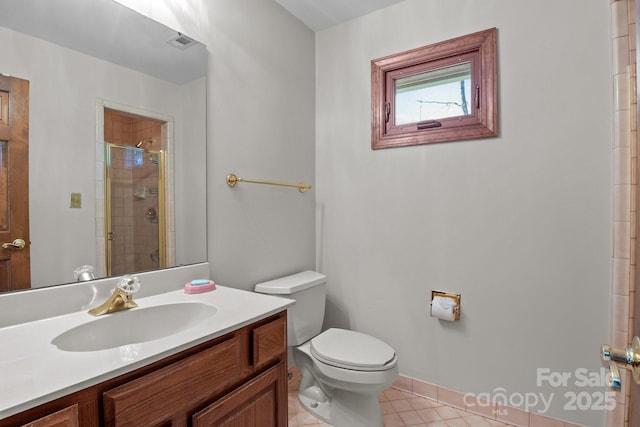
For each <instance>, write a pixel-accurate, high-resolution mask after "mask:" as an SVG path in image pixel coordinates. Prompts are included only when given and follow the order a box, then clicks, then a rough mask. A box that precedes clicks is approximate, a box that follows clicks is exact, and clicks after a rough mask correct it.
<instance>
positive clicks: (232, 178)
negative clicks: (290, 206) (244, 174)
mask: <svg viewBox="0 0 640 427" xmlns="http://www.w3.org/2000/svg"><path fill="white" fill-rule="evenodd" d="M239 182H250V183H252V184H266V185H279V186H281V187H295V188H297V189H298V190H299V191H300V192H301V193H304V192H305V191H307V190H311V186H310V185H307V184H304V183H302V182H301V183H299V184H289V183H287V182H277V181H257V180H253V179H244V178H240V177H238V176H236V175H235V174H232V173H230V174H229V175H227V185H228V186H229V187H235V186H236V184H238V183H239Z"/></svg>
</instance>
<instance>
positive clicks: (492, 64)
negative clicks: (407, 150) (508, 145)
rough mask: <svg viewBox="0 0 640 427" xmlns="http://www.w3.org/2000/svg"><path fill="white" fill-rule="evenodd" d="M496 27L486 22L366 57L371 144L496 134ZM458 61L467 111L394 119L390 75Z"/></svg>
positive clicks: (392, 78) (394, 144)
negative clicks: (467, 80) (480, 27)
mask: <svg viewBox="0 0 640 427" xmlns="http://www.w3.org/2000/svg"><path fill="white" fill-rule="evenodd" d="M496 32H497V31H496V29H495V28H491V29H488V30H485V31H480V32H477V33H473V34H469V35H466V36H461V37H457V38H454V39H450V40H446V41H443V42H439V43H435V44H432V45H428V46H424V47H420V48H417V49H412V50H408V51H405V52H401V53H397V54H394V55H389V56H386V57H383V58H379V59H374V60H373V61H371V108H372V119H371V148H372V149H374V150H377V149H381V148H392V147H404V146H411V145H421V144H430V143H434V142H450V141H462V140H468V139H477V138H488V137H493V136H497V135H498V105H497V104H498V95H497V91H498V85H497V72H496V69H497V65H496V51H497V47H496V46H497V42H496V40H497V37H496ZM460 62H470V63H471V89H472V90H471V103H470V105H471V107H472V108H471V110H472V111H471V112H470V113H469V114H468V115H465V116H457V117H450V118H446V119H440V120H437V121H428V122H429V123H426V122H418V123H407V124H402V125H398V126H396V125H395V123H394V121H395V83H394V82H395V79H396V78H399V77H406V76H409V75H412V74H419V73H424V72H427V71H430V70H435V69H438V68H442V67H446V66H449V65H453V64H457V63H460ZM434 122H435V123H434Z"/></svg>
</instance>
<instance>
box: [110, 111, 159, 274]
mask: <svg viewBox="0 0 640 427" xmlns="http://www.w3.org/2000/svg"><path fill="white" fill-rule="evenodd" d="M161 125H162V124H161V123H159V122H154V121H153V120H150V119H147V118H137V117H132V116H131V115H121V114H120V113H117V112H113V111H110V112H107V111H106V110H105V145H104V146H105V175H104V191H105V198H104V203H105V236H106V239H105V243H106V248H105V249H106V270H107V271H106V273H107V276H114V275H121V274H126V273H132V272H140V271H148V270H155V269H158V268H164V267H166V266H167V256H166V242H165V239H166V236H165V230H166V212H165V206H166V205H165V187H166V186H165V154H166V152H165V150H164V149H162V148H163V144H162V138H161V133H162V132H161V127H162V126H161ZM107 128H109V129H111V132H110V133H109V132H107ZM113 129H115V130H116V131H114V130H113ZM108 133H109V138H107V135H108ZM140 135H145V136H144V137H141V136H140ZM112 141H115V142H112Z"/></svg>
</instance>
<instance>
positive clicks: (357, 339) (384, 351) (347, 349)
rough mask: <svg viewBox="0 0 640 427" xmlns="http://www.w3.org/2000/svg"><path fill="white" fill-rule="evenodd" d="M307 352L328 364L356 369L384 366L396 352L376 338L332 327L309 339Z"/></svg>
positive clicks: (365, 369) (373, 369)
mask: <svg viewBox="0 0 640 427" xmlns="http://www.w3.org/2000/svg"><path fill="white" fill-rule="evenodd" d="M311 354H312V355H313V356H314V357H316V358H317V359H318V360H320V361H321V362H324V363H327V364H329V365H333V366H338V367H341V368H346V369H353V370H360V371H376V370H380V369H381V368H382V369H385V368H387V367H386V366H385V365H387V364H388V363H389V362H391V361H392V360H394V359H395V356H396V352H395V351H394V349H393V348H391V346H389V345H388V344H387V343H385V342H383V341H381V340H379V339H378V338H375V337H372V336H370V335H367V334H363V333H360V332H355V331H348V330H345V329H336V328H332V329H328V330H326V331H324V332H323V333H321V334H320V335H318V336H317V337H315V338H313V339H312V340H311Z"/></svg>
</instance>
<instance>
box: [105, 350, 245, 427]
mask: <svg viewBox="0 0 640 427" xmlns="http://www.w3.org/2000/svg"><path fill="white" fill-rule="evenodd" d="M239 348H240V347H239V344H238V339H237V338H231V339H229V340H227V341H224V342H222V343H220V344H217V345H215V346H214V347H211V348H209V349H207V350H204V351H202V352H200V353H197V354H195V355H193V356H190V357H187V358H186V359H183V360H181V361H179V362H176V363H174V364H172V365H169V366H166V367H164V368H162V369H159V370H157V371H155V372H153V373H151V374H148V375H145V376H143V377H140V378H138V379H136V380H133V381H131V382H129V383H127V384H124V385H121V386H120V387H117V388H115V389H113V390H110V391H108V392H106V393H104V399H103V401H104V416H105V424H106V425H107V426H155V425H162V424H164V423H168V422H169V421H170V420H171V422H175V423H177V425H182V424H181V423H182V422H185V423H186V420H188V419H189V418H190V417H191V415H192V414H193V413H194V412H195V410H196V408H201V407H202V406H203V405H205V404H207V403H209V402H211V401H212V398H213V396H214V395H215V394H216V393H220V392H222V391H223V390H225V389H228V388H229V387H231V386H232V385H233V384H234V383H237V382H238V381H239V380H240V361H239V354H240V353H239V351H240V350H239Z"/></svg>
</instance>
